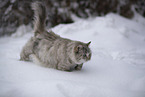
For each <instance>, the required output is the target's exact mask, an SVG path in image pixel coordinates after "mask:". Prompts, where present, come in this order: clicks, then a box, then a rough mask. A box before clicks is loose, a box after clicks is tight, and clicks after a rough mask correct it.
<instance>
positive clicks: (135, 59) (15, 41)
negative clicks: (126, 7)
mask: <svg viewBox="0 0 145 97" xmlns="http://www.w3.org/2000/svg"><path fill="white" fill-rule="evenodd" d="M73 19H74V21H75V22H74V23H72V24H60V25H58V26H56V27H54V28H53V29H52V30H53V31H54V32H55V33H57V34H59V35H61V36H62V37H65V38H70V39H73V40H79V41H83V42H88V41H92V43H91V49H92V53H93V56H92V59H91V61H89V62H87V63H85V64H84V67H83V68H82V70H81V71H73V72H65V71H59V70H55V69H51V68H45V67H41V66H38V65H36V64H34V63H32V62H24V61H19V57H20V56H19V54H20V51H21V49H22V47H23V46H24V44H25V43H26V42H27V40H28V39H29V38H30V37H31V36H32V35H33V33H32V29H31V28H30V27H29V26H26V27H25V26H22V27H20V28H19V29H18V30H17V33H15V34H13V35H12V36H11V37H3V38H0V97H145V19H144V18H142V17H141V16H139V15H137V14H136V15H135V17H134V19H132V20H129V19H126V18H123V17H121V16H119V15H116V14H112V13H110V14H108V15H106V16H104V17H95V18H88V19H86V20H84V19H79V18H77V17H75V16H73ZM26 32H27V33H26Z"/></svg>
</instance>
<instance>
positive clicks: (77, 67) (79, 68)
mask: <svg viewBox="0 0 145 97" xmlns="http://www.w3.org/2000/svg"><path fill="white" fill-rule="evenodd" d="M82 67H83V63H82V64H77V66H76V67H75V70H81V69H82Z"/></svg>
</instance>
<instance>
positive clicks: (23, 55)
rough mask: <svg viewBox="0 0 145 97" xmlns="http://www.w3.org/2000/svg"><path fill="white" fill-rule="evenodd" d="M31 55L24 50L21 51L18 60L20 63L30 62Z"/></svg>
mask: <svg viewBox="0 0 145 97" xmlns="http://www.w3.org/2000/svg"><path fill="white" fill-rule="evenodd" d="M30 54H32V52H29V51H26V50H25V49H23V50H22V52H21V54H20V60H21V61H30V58H29V55H30Z"/></svg>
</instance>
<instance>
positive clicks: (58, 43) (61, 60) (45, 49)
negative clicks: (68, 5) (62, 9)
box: [20, 2, 91, 71]
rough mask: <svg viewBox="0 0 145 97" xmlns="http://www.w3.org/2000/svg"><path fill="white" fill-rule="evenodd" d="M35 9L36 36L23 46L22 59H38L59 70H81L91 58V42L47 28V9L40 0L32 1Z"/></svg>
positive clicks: (43, 64)
mask: <svg viewBox="0 0 145 97" xmlns="http://www.w3.org/2000/svg"><path fill="white" fill-rule="evenodd" d="M32 9H33V10H34V15H35V17H34V36H33V37H31V39H30V40H29V41H28V42H27V43H26V44H25V46H24V47H23V49H22V51H21V54H20V57H21V59H20V60H23V61H30V60H31V57H33V61H34V60H35V59H37V61H39V63H41V65H42V66H46V67H50V68H55V69H58V70H64V71H71V70H74V69H76V70H80V69H81V68H82V66H83V63H84V62H86V61H89V60H90V59H91V50H90V48H89V45H90V43H91V42H89V43H83V42H80V41H73V40H70V39H66V38H62V37H60V36H59V35H57V34H55V33H54V32H52V31H49V32H47V30H46V29H45V21H46V9H45V6H44V4H42V3H40V2H34V3H32ZM34 58H35V59H34Z"/></svg>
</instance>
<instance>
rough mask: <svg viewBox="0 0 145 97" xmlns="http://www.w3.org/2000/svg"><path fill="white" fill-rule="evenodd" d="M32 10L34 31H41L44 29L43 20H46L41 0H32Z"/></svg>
mask: <svg viewBox="0 0 145 97" xmlns="http://www.w3.org/2000/svg"><path fill="white" fill-rule="evenodd" d="M31 7H32V9H33V10H34V22H33V24H34V32H35V35H36V34H37V33H43V32H44V31H45V26H46V25H45V22H46V9H45V6H44V5H43V4H42V3H41V2H38V1H37V2H34V3H32V5H31Z"/></svg>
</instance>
